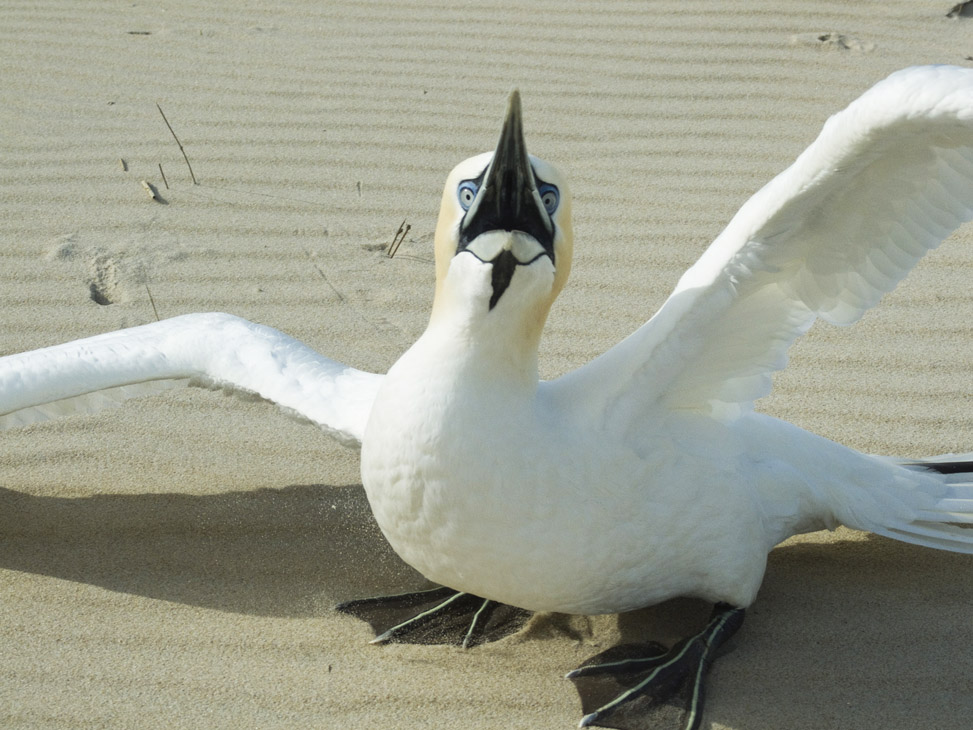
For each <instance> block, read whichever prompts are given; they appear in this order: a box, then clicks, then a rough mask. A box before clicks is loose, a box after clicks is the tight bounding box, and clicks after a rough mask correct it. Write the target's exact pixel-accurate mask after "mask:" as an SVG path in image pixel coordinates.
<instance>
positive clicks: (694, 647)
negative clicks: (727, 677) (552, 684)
mask: <svg viewBox="0 0 973 730" xmlns="http://www.w3.org/2000/svg"><path fill="white" fill-rule="evenodd" d="M742 624H743V609H742V608H734V607H733V606H730V605H729V604H726V603H718V604H716V606H715V607H714V609H713V615H712V616H711V618H710V620H709V623H707V624H706V627H705V628H704V629H703V630H702V631H700V632H699V633H698V634H695V635H693V636H690V637H687V638H685V639H683V640H682V641H680V642H678V643H677V644H675V646H673V647H672V648H671V649H669V650H666V649H665V647H663V646H661V645H660V644H655V643H653V644H627V645H625V646H619V647H614V648H613V649H609V650H608V651H605V652H602V653H601V654H598V655H597V656H594V657H592V658H591V659H589V660H588V661H587V662H585V663H584V664H582V665H581V666H580V667H578V668H577V669H575V670H574V671H573V672H570V673H569V674H568V678H569V679H571V680H573V681H574V683H575V688H576V689H577V690H578V694H579V695H580V696H581V708H582V711H583V712H584V713H586V714H585V716H584V718H583V719H582V720H581V727H587V726H589V725H599V726H601V727H612V728H620V729H621V730H646V729H648V728H661V727H672V728H681V730H697V728H699V726H700V723H701V722H702V717H703V680H704V678H705V677H706V672H707V671H708V670H709V667H710V665H711V664H712V663H713V660H714V659H715V658H716V653H717V650H718V649H719V647H720V646H721V645H722V644H723V643H725V642H726V641H727V640H728V639H729V638H730V637H731V636H733V634H735V633H736V631H737V629H739V628H740V626H741V625H742Z"/></svg>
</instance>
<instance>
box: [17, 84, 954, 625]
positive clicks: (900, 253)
mask: <svg viewBox="0 0 973 730" xmlns="http://www.w3.org/2000/svg"><path fill="white" fill-rule="evenodd" d="M491 159H492V158H491V155H489V154H488V155H481V156H479V157H476V158H472V159H471V160H467V161H466V162H464V163H461V164H460V165H459V166H458V167H457V168H456V169H455V170H454V171H453V173H451V175H450V177H449V179H448V180H447V185H446V190H445V192H444V195H443V202H442V207H441V212H440V221H439V226H438V229H437V236H436V249H437V251H436V253H437V285H436V301H435V304H434V308H433V314H432V317H431V320H430V325H429V328H428V329H427V331H426V332H425V333H424V334H423V335H422V337H421V338H420V339H419V340H418V341H417V342H416V344H415V345H414V346H413V347H412V348H411V349H410V350H409V351H408V352H407V353H406V354H405V355H403V357H402V358H401V359H400V361H399V362H398V363H396V365H395V366H393V368H392V369H391V370H390V372H389V373H388V375H387V376H384V377H383V376H378V375H372V374H368V373H362V372H360V371H357V370H354V369H353V368H348V367H345V366H343V365H340V364H338V363H335V362H333V361H331V360H328V359H327V358H324V357H322V356H320V355H318V354H316V353H314V352H313V351H311V350H310V349H308V348H307V347H305V346H304V345H302V344H301V343H299V342H297V341H295V340H293V339H291V338H289V337H287V336H286V335H283V334H281V333H279V332H276V331H275V330H272V329H269V328H267V327H263V326H260V325H255V324H252V323H249V322H245V321H243V320H240V319H238V318H235V317H230V316H228V315H221V314H204V315H189V316H185V317H178V318H175V319H171V320H167V321H164V322H160V323H156V324H150V325H145V326H143V327H137V328H134V329H130V330H124V331H121V332H116V333H111V334H107V335H102V336H100V337H94V338H89V339H86V340H79V341H77V342H72V343H68V344H65V345H60V346H57V347H52V348H47V349H44V350H38V351H35V352H29V353H24V354H20V355H13V356H9V357H6V358H2V359H0V412H2V413H4V414H6V415H4V416H3V417H2V420H0V425H4V426H11V425H19V424H23V423H29V422H31V421H32V420H37V419H38V418H44V417H49V416H51V415H60V414H61V412H62V411H70V410H72V409H75V410H83V409H84V408H86V407H88V406H89V405H92V404H94V402H95V399H96V398H97V393H99V392H103V391H106V390H107V391H108V392H109V394H110V399H121V398H124V397H127V396H130V395H132V394H140V393H141V392H142V389H143V388H156V389H157V388H158V387H166V386H168V385H172V384H176V383H190V384H196V385H206V386H211V387H213V386H215V387H226V388H239V389H242V390H245V391H248V392H253V393H256V394H259V395H260V396H262V397H264V398H267V399H268V400H272V401H274V402H277V403H278V404H280V405H281V406H283V407H284V408H286V409H288V410H290V411H292V412H294V413H297V414H299V415H301V416H303V417H305V418H307V419H309V420H311V421H313V422H314V423H316V424H318V425H319V426H321V427H322V428H324V429H325V430H326V431H328V432H329V433H331V434H332V435H334V436H336V437H338V438H339V439H341V440H343V441H344V442H346V443H354V442H357V441H359V440H361V441H362V442H363V443H362V446H363V450H362V480H363V483H364V485H365V488H366V490H367V492H368V497H369V500H370V503H371V505H372V507H373V510H374V513H375V516H376V519H377V520H378V523H379V525H380V526H381V527H382V529H383V531H384V533H385V534H386V536H387V537H388V539H389V541H390V542H391V544H392V545H393V547H394V548H395V549H396V551H397V552H399V554H400V555H401V556H402V557H403V558H404V559H405V560H406V561H407V562H409V563H410V564H412V565H413V566H415V567H416V568H417V569H419V570H420V571H421V572H423V573H424V574H425V575H426V576H427V577H429V578H430V579H432V580H435V581H438V582H441V583H443V584H445V585H448V586H450V587H453V588H456V589H459V590H464V591H468V592H471V593H474V594H477V595H480V596H485V597H488V598H492V599H496V600H499V601H503V602H507V603H512V604H515V605H519V606H523V607H526V608H532V609H546V610H558V611H567V612H582V613H593V612H614V611H620V610H625V609H629V608H635V607H638V606H642V605H646V604H649V603H653V602H656V601H660V600H663V599H666V598H668V597H671V596H676V595H694V596H700V597H704V598H707V599H711V600H714V601H722V602H726V603H730V604H732V605H734V606H738V607H743V606H746V605H749V603H750V602H751V601H752V600H753V598H754V596H755V594H756V591H757V588H758V587H759V585H760V581H761V579H762V576H763V571H764V565H765V560H766V554H767V552H768V551H769V550H770V549H771V548H772V547H773V546H774V545H775V544H776V543H777V542H779V541H780V540H782V539H785V538H786V537H788V536H790V535H792V534H794V533H796V532H800V531H805V530H812V529H819V528H821V527H826V526H832V525H835V524H837V523H844V524H847V525H850V526H852V527H857V528H860V529H865V530H871V531H873V532H877V533H880V534H884V535H888V536H890V537H894V538H896V539H900V540H905V541H909V542H915V543H919V544H924V545H930V546H933V547H939V548H944V549H949V550H958V551H964V552H973V531H967V530H965V529H964V528H962V527H957V526H955V525H952V524H948V523H957V522H962V523H970V522H973V488H971V487H970V485H969V484H968V480H967V479H966V477H949V478H947V477H944V476H942V475H940V474H937V473H932V472H928V471H925V470H922V469H917V468H915V467H912V466H903V465H901V464H899V463H897V462H895V461H894V460H891V459H884V458H879V457H872V456H867V455H863V454H860V453H857V452H855V451H853V450H850V449H847V448H845V447H843V446H840V445H838V444H835V443H833V442H830V441H828V440H826V439H823V438H820V437H818V436H815V435H812V434H810V433H807V432H805V431H802V430H801V429H798V428H797V427H795V426H791V425H789V424H786V423H783V422H781V421H779V420H776V419H773V418H770V417H767V416H764V415H761V414H758V413H755V412H754V411H753V402H754V400H755V399H756V398H758V397H760V396H762V395H764V394H766V393H767V392H768V390H769V388H770V382H771V381H770V378H771V374H772V373H773V371H775V370H777V369H779V368H781V367H783V366H784V364H785V362H786V351H787V348H788V347H789V345H790V344H791V343H792V342H793V341H794V339H795V338H797V337H798V336H799V335H800V334H802V333H803V332H804V331H806V330H807V328H808V327H809V326H810V325H811V324H812V323H813V321H814V320H815V319H816V318H817V317H821V318H824V319H826V320H828V321H831V322H834V323H838V324H847V323H850V322H853V321H855V320H856V319H857V318H858V317H860V316H861V314H862V313H863V312H864V311H865V310H866V309H867V308H868V307H870V306H872V305H874V304H875V303H876V302H877V301H878V299H879V298H880V297H881V296H882V294H883V293H885V292H887V291H889V290H891V289H892V288H893V287H894V286H895V285H896V283H897V282H898V281H899V280H900V279H901V278H902V277H903V276H905V274H906V273H907V272H908V271H909V270H910V269H911V268H912V267H913V266H914V265H915V263H916V262H917V261H918V260H919V259H920V258H921V256H922V255H923V254H924V253H925V252H926V251H928V250H929V249H931V248H933V247H935V246H936V245H937V244H938V243H939V242H940V241H942V240H943V238H944V237H945V236H947V235H948V234H949V233H950V232H951V231H952V230H954V229H955V228H956V227H957V226H959V225H960V224H961V223H962V222H963V221H966V220H968V219H970V218H971V217H973V70H968V69H961V68H953V67H923V68H914V69H907V70H905V71H901V72H898V73H896V74H893V75H892V76H891V77H889V78H888V79H887V80H885V81H883V82H881V83H879V84H878V85H876V86H875V87H874V88H872V89H871V90H870V91H868V92H867V93H865V94H864V95H863V96H862V97H861V98H860V99H858V100H857V101H855V102H854V103H853V104H852V105H851V106H849V107H848V108H847V109H846V110H844V111H843V112H841V113H839V114H837V115H835V116H834V117H832V118H831V119H830V120H829V121H828V122H827V124H826V125H825V127H824V130H823V131H822V133H821V135H820V137H819V138H818V139H817V140H816V141H815V142H814V143H813V144H812V145H811V146H810V147H809V148H808V149H807V150H806V151H805V152H804V153H803V154H802V155H801V156H800V157H799V158H798V160H797V161H796V162H795V163H794V164H793V165H792V166H791V167H790V168H788V169H787V170H786V171H784V172H783V173H782V174H780V175H779V176H778V177H777V178H775V179H774V180H773V181H771V182H770V183H769V184H768V185H767V186H766V187H764V188H763V189H762V190H761V191H759V192H758V193H757V194H756V195H754V196H753V197H752V198H751V199H750V200H749V201H748V202H747V203H746V204H745V205H744V206H743V208H742V209H741V210H740V212H739V213H738V214H737V215H736V216H735V217H734V218H733V220H732V221H731V222H730V224H729V225H728V226H727V228H726V230H725V231H724V232H723V233H722V234H721V235H720V236H719V237H718V238H717V239H716V240H715V241H714V242H713V244H712V245H711V246H710V248H709V249H708V250H707V251H706V253H705V254H704V255H703V256H702V257H701V259H700V260H699V262H698V263H696V265H694V266H693V267H692V268H691V269H689V271H687V272H686V274H685V275H684V276H683V277H682V279H681V280H680V282H679V284H678V285H677V287H676V289H675V291H674V292H673V294H672V295H671V296H670V298H669V299H668V300H667V301H666V303H665V304H664V305H663V307H662V308H661V309H660V310H659V312H658V313H657V314H656V315H655V316H654V317H653V318H652V319H651V320H649V321H648V322H647V323H646V324H645V325H644V326H642V327H641V328H640V329H639V330H638V331H636V332H635V333H634V334H632V335H631V336H630V337H628V338H627V339H626V340H624V341H623V342H621V343H620V344H618V345H617V346H616V347H614V348H612V349H611V350H609V351H608V352H606V353H605V354H604V355H602V356H601V357H599V358H597V359H595V360H594V361H592V362H590V363H588V364H587V365H585V366H583V367H581V368H580V369H578V370H576V371H574V372H572V373H569V374H568V375H565V376H564V377H562V378H559V379H557V380H554V381H551V382H539V381H538V377H537V345H538V340H539V337H540V331H541V328H542V327H543V323H544V319H545V317H546V315H547V311H548V309H549V307H550V305H551V303H552V302H553V300H554V298H555V297H556V296H557V293H558V292H559V291H560V288H561V286H563V284H564V281H565V280H566V278H567V273H568V269H569V266H570V259H571V245H572V237H571V228H570V194H569V192H568V189H567V186H566V184H565V183H564V181H563V179H562V178H561V177H560V175H559V174H558V173H557V171H556V170H555V169H554V168H553V167H551V166H550V165H547V164H546V163H544V162H542V161H540V160H537V159H534V158H531V165H532V168H533V172H534V174H535V175H536V176H537V178H538V180H543V181H545V182H546V183H547V184H550V185H551V186H554V189H555V190H556V191H559V192H560V200H559V202H558V203H555V205H556V207H555V208H554V209H553V210H551V209H550V208H548V212H549V213H550V221H551V222H552V223H553V229H554V232H555V234H554V237H553V242H552V245H553V249H552V251H551V252H550V254H549V255H544V254H541V255H538V256H537V257H536V258H534V259H532V260H530V261H528V260H526V257H527V255H528V252H530V255H533V254H534V253H536V251H537V250H539V249H538V247H537V246H535V245H534V244H535V243H536V241H534V240H533V239H532V238H531V237H530V236H529V235H528V234H526V233H523V232H521V231H519V230H503V228H502V226H501V227H500V228H499V229H498V230H491V231H488V232H485V233H481V234H479V237H478V238H477V239H476V241H477V242H476V243H475V245H474V244H473V243H470V245H469V248H463V246H464V244H463V243H462V236H463V235H464V230H465V229H464V225H465V224H464V222H463V221H464V220H465V219H466V214H467V211H466V208H465V207H464V205H463V203H462V201H461V199H460V197H459V195H458V194H457V189H458V187H457V186H458V185H460V184H461V183H463V182H464V181H465V182H469V181H471V180H474V179H480V178H478V176H481V177H482V175H483V174H484V173H485V169H486V168H487V167H488V166H489V165H490V164H491ZM535 193H536V190H535ZM480 194H481V195H482V194H483V193H482V191H481V193H480ZM478 200H479V199H477V201H478ZM537 202H538V205H539V206H547V205H548V202H549V201H547V200H546V199H545V200H544V201H542V199H541V197H540V196H539V195H538V196H537ZM479 204H480V203H479V202H476V203H475V204H474V207H473V208H471V215H472V210H473V209H474V208H475V207H476V206H478V205H479ZM467 207H468V206H467ZM481 207H482V206H481ZM484 252H489V253H484ZM501 255H503V256H508V257H510V256H512V257H513V263H510V267H511V271H512V276H511V278H510V279H509V281H506V280H504V281H503V283H502V286H504V287H505V289H503V290H502V296H499V299H497V300H496V301H493V300H492V299H491V297H492V296H493V295H494V293H495V292H496V291H497V287H498V286H500V284H498V283H497V282H498V279H497V273H496V271H495V268H496V267H497V266H499V264H498V263H496V262H498V261H499V260H500V256H501ZM493 256H496V257H497V258H493V259H491V260H483V259H484V258H490V257H493ZM507 260H508V261H510V260H511V259H509V258H508V259H507ZM494 304H495V306H494ZM62 406H63V407H62ZM947 482H949V483H947Z"/></svg>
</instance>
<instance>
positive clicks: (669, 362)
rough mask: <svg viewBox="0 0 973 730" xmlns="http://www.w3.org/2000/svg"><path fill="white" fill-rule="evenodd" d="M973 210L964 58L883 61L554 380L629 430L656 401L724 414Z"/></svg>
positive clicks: (972, 123) (747, 401) (592, 413)
mask: <svg viewBox="0 0 973 730" xmlns="http://www.w3.org/2000/svg"><path fill="white" fill-rule="evenodd" d="M971 218H973V69H964V68H958V67H949V66H930V67H917V68H910V69H905V70H903V71H899V72H897V73H895V74H892V75H891V76H890V77H889V78H887V79H886V80H884V81H882V82H880V83H879V84H877V85H876V86H874V87H873V88H872V89H870V90H869V91H867V92H866V93H865V94H864V95H863V96H861V97H860V98H859V99H857V100H856V101H855V102H853V103H852V104H851V105H850V106H849V107H848V108H847V109H845V110H844V111H842V112H840V113H838V114H836V115H835V116H833V117H831V118H830V119H829V120H828V121H827V123H826V124H825V125H824V129H823V130H822V132H821V134H820V136H819V137H818V139H817V140H815V142H814V143H813V144H812V145H811V146H810V147H808V149H807V150H805V151H804V153H803V154H801V156H800V157H798V159H797V160H796V161H795V162H794V164H793V165H792V166H791V167H790V168H788V169H787V170H785V171H784V172H783V173H781V174H780V175H778V176H777V177H776V178H775V179H774V180H772V181H771V182H770V183H769V184H768V185H766V186H765V187H764V188H763V189H762V190H760V191H759V192H758V193H757V194H756V195H754V196H753V197H752V198H751V199H750V200H749V201H747V203H746V204H745V205H744V206H743V207H742V208H741V209H740V211H739V212H738V213H737V215H736V216H735V217H734V218H733V220H732V221H731V222H730V224H729V225H728V226H727V228H726V230H724V231H723V233H722V234H720V236H719V237H718V238H717V239H716V240H715V241H714V242H713V243H712V244H711V246H710V247H709V249H708V250H707V251H706V252H705V253H704V254H703V256H702V257H701V258H700V259H699V261H698V262H697V263H696V264H695V265H694V266H693V267H692V268H690V269H689V270H688V271H687V272H686V273H685V274H684V275H683V277H682V279H681V280H680V281H679V284H678V285H677V286H676V289H675V291H674V292H673V293H672V294H671V296H670V297H669V299H668V300H667V301H666V302H665V304H664V305H663V306H662V308H661V309H660V310H659V311H658V312H657V313H656V315H655V316H654V317H653V318H652V319H650V320H649V321H648V322H647V323H646V324H645V325H643V326H642V327H641V328H640V329H639V330H637V331H636V332H635V333H633V334H632V335H631V336H630V337H628V338H627V339H626V340H624V341H623V342H621V343H619V344H618V345H617V346H616V347H614V348H612V349H611V350H609V351H608V352H606V353H605V354H604V355H602V356H601V357H599V358H597V359H595V360H593V361H592V362H590V363H589V364H588V365H586V366H585V367H583V368H581V369H579V370H577V371H575V372H573V373H569V374H568V375H566V376H564V377H563V378H561V379H559V380H557V381H554V382H553V383H551V384H550V385H551V391H552V393H553V394H555V395H556V396H557V397H560V398H561V399H562V400H564V401H565V402H568V401H573V402H574V403H575V404H576V406H578V407H581V408H582V409H583V410H584V411H585V416H586V417H587V418H596V419H600V420H601V422H602V423H604V424H605V426H606V427H608V428H613V429H617V430H618V432H619V433H630V432H631V431H629V430H628V429H631V428H633V427H634V426H636V425H637V423H638V422H641V421H643V419H646V418H648V419H651V418H652V417H653V415H658V413H659V410H658V408H663V409H666V410H667V411H671V410H691V411H696V412H703V413H708V414H710V415H712V416H714V417H716V418H720V419H732V418H735V417H737V416H738V415H740V414H741V413H743V412H746V411H748V410H750V409H751V408H752V406H753V401H754V400H755V399H757V398H759V397H761V396H763V395H766V394H767V393H768V392H769V391H770V385H771V374H772V372H773V371H774V370H778V369H780V368H782V367H784V365H785V364H786V351H787V348H788V347H789V346H790V344H791V343H792V342H793V341H794V340H795V339H796V338H797V337H798V336H800V335H801V334H802V333H804V332H805V331H806V330H807V329H808V327H810V326H811V324H812V323H813V322H814V320H815V319H816V318H817V317H821V318H823V319H825V320H827V321H829V322H833V323H836V324H850V323H852V322H854V321H856V320H857V319H858V318H859V317H860V316H861V315H862V314H863V313H864V311H865V310H866V309H868V308H869V307H871V306H872V305H874V304H875V303H876V302H878V300H879V299H880V298H881V296H882V295H883V294H884V293H886V292H888V291H890V290H891V289H893V288H894V287H895V285H896V284H897V283H898V282H899V281H900V280H901V279H902V278H903V277H904V276H905V275H906V274H907V273H908V272H909V270H910V269H911V268H912V267H913V266H914V265H915V264H916V263H917V262H918V261H919V259H920V258H921V257H922V256H923V255H924V254H925V253H926V252H927V251H929V250H930V249H932V248H935V247H936V246H937V245H938V244H939V243H940V242H941V241H942V240H943V239H944V238H945V237H946V236H948V235H949V234H950V233H951V232H952V231H953V230H954V229H955V228H957V227H958V226H959V225H960V224H961V223H962V222H964V221H967V220H970V219H971Z"/></svg>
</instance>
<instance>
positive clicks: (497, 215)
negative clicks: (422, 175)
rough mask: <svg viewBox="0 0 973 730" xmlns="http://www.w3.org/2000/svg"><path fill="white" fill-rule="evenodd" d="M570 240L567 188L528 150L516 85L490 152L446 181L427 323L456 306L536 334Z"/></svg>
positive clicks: (565, 268)
mask: <svg viewBox="0 0 973 730" xmlns="http://www.w3.org/2000/svg"><path fill="white" fill-rule="evenodd" d="M572 240H573V238H572V233H571V194H570V192H569V190H568V187H567V184H566V182H565V180H564V178H563V177H562V176H561V174H560V173H559V172H558V171H557V170H555V169H554V167H553V166H551V165H549V164H548V163H546V162H544V161H543V160H540V159H538V158H536V157H533V156H531V155H528V154H527V146H526V144H525V143H524V131H523V123H522V118H521V111H520V94H519V93H518V92H517V91H514V92H513V93H512V94H511V95H510V101H509V105H508V107H507V115H506V118H505V119H504V122H503V129H502V130H501V132H500V141H499V143H498V144H497V149H496V151H494V152H487V153H484V154H482V155H477V156H476V157H471V158H470V159H468V160H464V161H463V162H461V163H460V164H459V165H457V166H456V167H455V168H454V169H453V171H452V172H451V173H450V174H449V177H448V178H447V180H446V189H445V190H444V192H443V200H442V206H441V207H440V210H439V223H438V225H437V227H436V299H435V301H434V303H433V312H432V319H433V321H435V320H436V319H437V317H440V316H444V314H445V313H446V312H452V313H456V312H457V311H461V312H462V313H463V314H464V316H468V317H472V318H476V319H477V320H489V319H490V318H494V319H498V320H499V319H503V320H506V321H507V324H508V325H514V323H515V322H516V321H518V320H519V322H520V323H521V324H522V325H523V326H524V327H526V329H527V331H526V332H525V333H524V334H525V335H527V336H530V337H531V338H533V337H535V336H536V338H539V336H540V330H541V328H543V325H544V321H545V319H546V318H547V314H548V311H549V310H550V307H551V304H552V303H553V302H554V299H555V297H557V295H558V293H559V292H560V291H561V288H562V287H563V286H564V283H565V281H566V280H567V278H568V273H569V271H570V269H571V247H572ZM535 330H536V332H535Z"/></svg>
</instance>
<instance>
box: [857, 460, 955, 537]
mask: <svg viewBox="0 0 973 730" xmlns="http://www.w3.org/2000/svg"><path fill="white" fill-rule="evenodd" d="M898 464H899V465H900V466H902V467H905V468H906V469H909V470H911V471H918V472H921V473H924V474H927V475H929V476H935V477H937V479H936V481H937V482H938V483H939V485H940V488H939V489H937V493H936V499H935V501H934V502H933V503H932V504H930V505H928V506H925V507H923V508H921V509H919V510H918V513H917V514H916V516H915V519H913V520H911V521H908V522H906V521H899V522H894V523H893V524H889V525H887V526H885V527H884V528H879V529H876V528H875V527H872V531H873V532H877V533H879V534H881V535H885V536H886V537H891V538H893V539H895V540H900V541H902V542H909V543H913V544H915V545H924V546H926V547H931V548H937V549H939V550H949V551H952V552H959V553H969V554H973V453H969V454H944V455H942V456H933V457H929V458H925V459H917V460H911V461H904V460H903V461H898Z"/></svg>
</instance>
